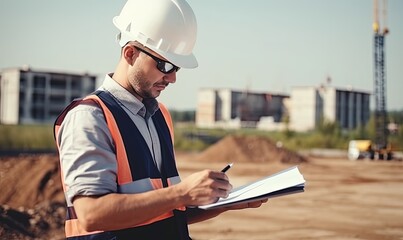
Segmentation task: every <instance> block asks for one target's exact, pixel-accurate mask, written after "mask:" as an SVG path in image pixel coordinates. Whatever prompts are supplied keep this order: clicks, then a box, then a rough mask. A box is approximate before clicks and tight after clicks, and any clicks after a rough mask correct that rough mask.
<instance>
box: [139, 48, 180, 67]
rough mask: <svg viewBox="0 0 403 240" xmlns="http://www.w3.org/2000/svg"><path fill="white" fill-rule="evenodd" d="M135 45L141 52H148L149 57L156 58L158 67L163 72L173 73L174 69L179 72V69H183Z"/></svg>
mask: <svg viewBox="0 0 403 240" xmlns="http://www.w3.org/2000/svg"><path fill="white" fill-rule="evenodd" d="M133 47H135V48H136V49H137V50H139V51H140V52H143V53H145V54H147V55H148V56H149V57H151V58H152V59H154V61H156V62H157V69H158V70H159V71H160V72H162V73H165V74H168V73H171V72H174V71H175V72H177V71H179V69H181V68H180V67H177V66H175V65H173V64H172V63H170V62H167V61H164V60H162V59H160V58H157V57H156V56H154V55H152V54H151V53H149V52H146V51H144V50H143V49H141V48H139V47H136V46H133Z"/></svg>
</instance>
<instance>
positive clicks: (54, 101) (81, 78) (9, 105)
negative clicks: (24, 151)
mask: <svg viewBox="0 0 403 240" xmlns="http://www.w3.org/2000/svg"><path fill="white" fill-rule="evenodd" d="M95 87H96V76H93V75H88V74H75V73H67V72H55V71H44V70H36V69H35V70H34V69H31V68H29V67H22V68H7V69H4V70H2V72H1V75H0V124H35V123H51V122H53V121H54V120H55V119H56V117H57V116H58V115H59V113H60V112H61V111H62V110H63V109H64V107H65V106H67V105H68V104H69V103H70V102H71V101H72V100H73V99H75V98H78V97H83V96H85V95H87V94H89V93H91V92H92V91H94V90H95Z"/></svg>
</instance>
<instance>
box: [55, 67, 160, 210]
mask: <svg viewBox="0 0 403 240" xmlns="http://www.w3.org/2000/svg"><path fill="white" fill-rule="evenodd" d="M99 89H100V90H103V91H108V92H110V93H111V94H112V95H113V96H114V97H115V99H116V100H117V102H118V103H119V105H120V106H121V107H122V108H123V109H124V110H125V112H126V113H127V114H128V115H129V117H130V118H131V120H132V121H133V122H134V124H135V125H136V126H137V128H138V129H139V131H140V133H141V134H142V136H143V137H144V139H145V141H146V143H147V145H148V148H149V150H150V153H151V155H152V156H153V159H154V161H155V163H156V165H157V167H158V169H161V161H162V157H161V147H160V142H159V138H158V133H157V130H156V128H155V126H154V123H153V121H152V119H151V116H152V115H153V114H154V113H155V112H156V111H157V110H158V102H157V100H155V99H147V100H146V101H144V103H143V102H141V101H140V100H138V99H137V98H136V97H135V96H133V95H132V94H131V93H130V92H128V91H127V90H126V89H124V88H123V87H122V86H120V85H119V84H118V83H117V82H116V81H114V80H113V79H112V78H111V77H110V75H106V77H105V80H104V82H103V84H102V86H101V87H100V88H99ZM57 137H58V142H59V144H60V150H59V151H60V160H61V165H62V174H63V176H64V183H65V185H66V187H67V192H66V198H67V203H68V204H69V205H70V204H71V200H72V199H73V197H74V196H77V195H103V194H106V193H111V192H117V185H116V174H117V162H116V154H115V152H114V149H115V146H114V143H113V140H112V136H111V133H110V131H109V129H108V127H107V124H106V122H105V118H104V115H103V112H102V110H101V109H100V107H99V106H97V105H96V104H95V103H85V104H80V105H79V106H77V107H75V108H73V109H72V110H70V111H69V112H68V114H67V115H66V117H65V119H64V121H63V123H62V125H61V127H60V131H59V135H58V136H57Z"/></svg>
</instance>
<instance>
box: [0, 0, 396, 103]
mask: <svg viewBox="0 0 403 240" xmlns="http://www.w3.org/2000/svg"><path fill="white" fill-rule="evenodd" d="M125 2H126V1H125V0H113V1H112V0H109V1H108V0H103V1H100V0H69V1H55V0H35V1H27V0H25V1H23V0H1V1H0V34H1V35H0V36H1V37H0V69H4V68H8V67H21V66H23V65H29V66H31V67H32V68H33V69H35V68H36V69H39V70H43V69H44V70H55V71H69V72H75V73H85V72H87V73H90V74H94V75H97V76H99V78H100V81H102V80H103V78H104V75H105V74H106V73H109V72H112V71H114V69H115V66H116V64H117V62H118V59H119V56H120V47H119V45H118V44H117V42H116V41H115V36H116V34H117V33H118V31H117V29H116V28H115V26H114V25H113V23H112V18H113V17H114V16H116V15H118V14H119V13H120V10H121V8H122V7H123V5H124V3H125ZM188 2H189V4H190V5H191V7H192V8H193V11H194V12H195V15H196V18H197V24H198V36H197V41H196V45H195V48H194V54H195V56H196V58H197V59H198V62H199V67H198V68H196V69H181V70H180V71H179V72H178V73H177V81H176V83H175V84H173V85H170V86H169V87H168V88H167V89H165V90H164V91H163V92H162V94H161V96H160V97H159V100H160V101H162V102H164V103H165V104H166V105H167V106H168V108H170V109H176V110H194V109H195V108H196V105H197V93H198V90H199V89H201V88H231V89H235V90H246V89H248V90H249V91H258V92H273V93H281V94H290V91H291V89H292V88H293V87H297V86H319V85H320V84H323V83H325V82H326V79H327V78H330V79H331V83H330V84H331V86H334V87H337V88H353V89H357V90H363V91H368V92H373V81H374V78H373V30H372V23H373V12H374V10H373V1H372V0H354V1H352V0H337V1H335V0H250V1H245V0H242V1H241V0H188ZM386 19H387V21H386V24H387V26H388V28H389V30H390V34H388V35H387V36H386V38H385V41H386V42H385V54H386V55H385V57H386V59H385V66H386V79H387V80H386V92H387V95H386V96H387V103H386V104H387V109H388V110H403V98H402V94H403V93H402V91H403V1H402V0H389V1H388V7H387V18H386ZM371 101H372V103H371V106H373V101H374V100H373V97H371Z"/></svg>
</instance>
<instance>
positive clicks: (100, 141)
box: [57, 103, 117, 205]
mask: <svg viewBox="0 0 403 240" xmlns="http://www.w3.org/2000/svg"><path fill="white" fill-rule="evenodd" d="M57 137H58V142H59V143H60V146H59V154H60V161H61V170H62V176H63V181H64V184H65V187H66V193H65V194H66V200H67V203H68V205H70V204H72V200H73V198H74V197H75V196H78V195H85V196H94V195H104V194H107V193H112V192H117V184H116V176H117V162H116V155H115V153H114V149H115V146H114V143H113V140H112V137H111V134H110V131H109V129H108V126H107V124H106V121H105V117H104V114H103V112H102V110H101V109H100V107H98V106H97V105H96V103H84V104H80V105H79V106H76V107H75V108H73V109H72V110H70V111H69V112H68V114H67V115H66V117H65V119H64V121H63V123H62V125H61V127H60V131H59V135H58V136H57Z"/></svg>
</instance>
